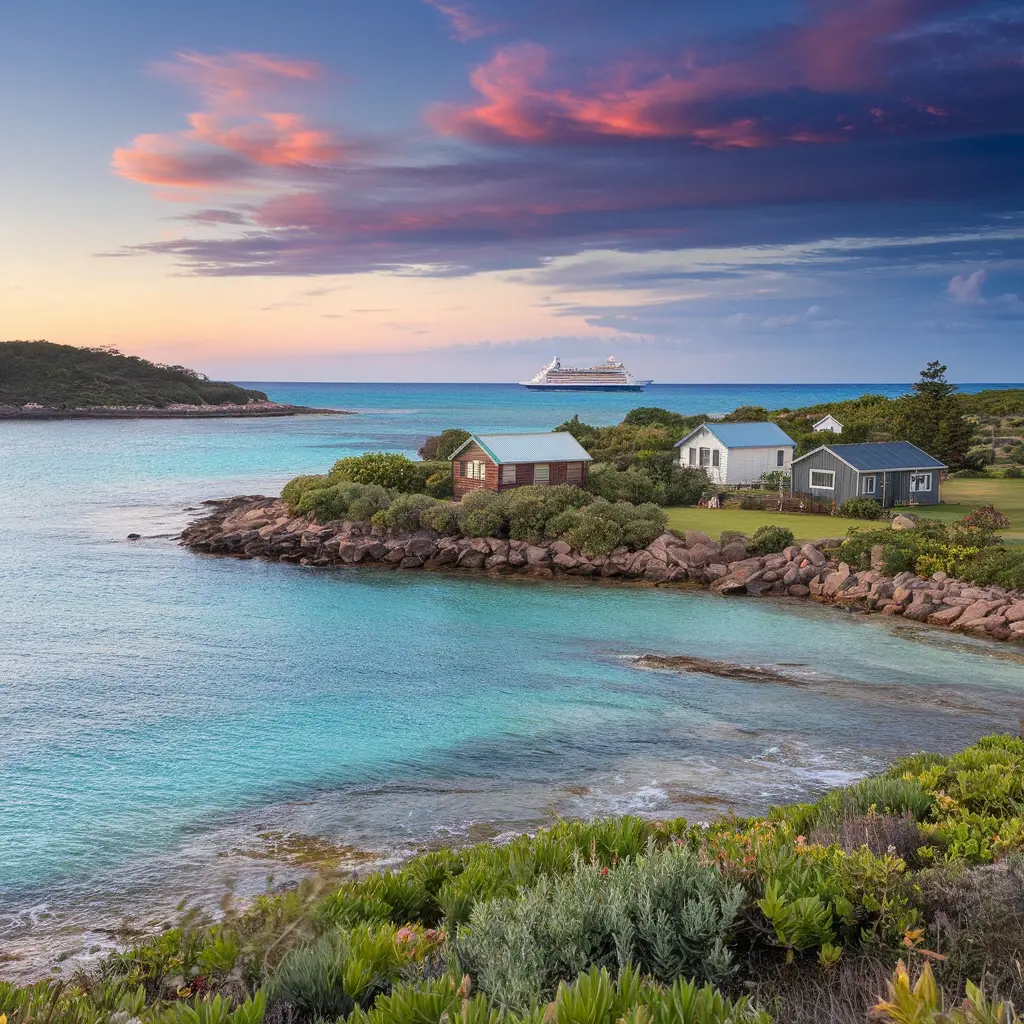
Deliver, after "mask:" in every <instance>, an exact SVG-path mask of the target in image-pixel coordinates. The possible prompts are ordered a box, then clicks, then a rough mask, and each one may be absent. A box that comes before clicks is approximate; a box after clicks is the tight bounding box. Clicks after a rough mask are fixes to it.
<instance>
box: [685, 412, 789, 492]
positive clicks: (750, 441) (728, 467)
mask: <svg viewBox="0 0 1024 1024" xmlns="http://www.w3.org/2000/svg"><path fill="white" fill-rule="evenodd" d="M676 448H678V449H679V465H680V466H684V467H685V466H689V467H691V468H693V469H703V470H704V472H705V473H707V475H708V478H709V479H710V480H711V482H712V483H715V484H736V485H740V484H756V483H758V482H759V481H760V479H761V477H762V476H764V474H765V473H770V472H772V471H773V470H781V471H782V472H783V473H789V467H790V466H791V464H792V462H793V453H794V452H795V451H796V442H795V441H794V440H793V439H792V438H791V437H790V436H789V435H788V434H787V433H786V432H785V431H784V430H783V429H782V428H781V427H780V426H779V425H778V424H777V423H702V424H701V425H700V426H699V427H697V428H696V429H695V430H691V431H690V433H688V434H687V435H686V437H684V438H683V439H682V440H681V441H677V442H676Z"/></svg>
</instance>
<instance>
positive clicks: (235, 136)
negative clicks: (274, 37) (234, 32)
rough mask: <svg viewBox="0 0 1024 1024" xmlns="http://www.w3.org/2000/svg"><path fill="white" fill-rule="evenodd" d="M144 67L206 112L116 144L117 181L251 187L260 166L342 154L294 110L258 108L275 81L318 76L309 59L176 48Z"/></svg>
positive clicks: (321, 161)
mask: <svg viewBox="0 0 1024 1024" xmlns="http://www.w3.org/2000/svg"><path fill="white" fill-rule="evenodd" d="M152 70H153V72H154V73H155V74H157V75H159V76H160V77H165V78H170V79H172V80H174V81H179V82H182V83H184V84H187V85H189V86H191V87H193V88H194V89H196V91H198V92H199V94H200V96H201V97H202V98H203V99H204V101H205V102H206V106H207V109H205V110H200V111H195V112H193V113H190V114H188V115H187V120H188V123H189V125H190V126H191V127H189V128H187V129H184V130H182V131H179V132H168V133H163V134H154V133H147V134H142V135H137V136H136V137H135V138H134V139H133V140H132V142H131V144H129V145H127V146H120V147H118V148H117V149H116V150H115V151H114V154H113V157H112V159H111V164H112V166H113V169H114V171H115V172H116V173H117V174H119V175H120V176H121V177H123V178H128V179H129V180H131V181H138V182H142V183H143V184H148V185H160V186H166V187H169V188H172V189H185V190H203V191H209V190H215V189H235V188H252V187H253V186H254V184H255V183H256V182H258V181H259V180H260V179H261V177H262V173H261V172H262V171H264V170H265V169H281V168H292V169H302V168H312V167H326V166H332V165H335V164H338V163H340V162H341V161H342V160H343V159H344V157H345V155H346V152H347V149H346V147H345V146H344V145H343V144H342V143H341V142H339V141H338V140H337V139H336V138H335V137H334V135H333V133H332V132H330V131H329V130H327V129H323V128H316V127H313V126H311V125H310V124H308V123H307V120H306V118H305V117H304V116H303V115H302V114H298V113H292V112H287V111H271V110H266V109H263V107H262V105H263V104H265V103H267V101H268V100H273V99H274V98H275V93H276V91H277V90H278V89H280V88H281V87H282V85H287V84H290V83H295V82H311V81H314V80H316V79H318V78H320V77H321V72H320V68H319V65H317V64H315V63H313V62H310V61H289V60H282V59H280V58H275V57H271V56H269V55H267V54H261V53H230V54H226V55H225V56H223V57H212V56H209V55H206V54H198V53H179V54H177V56H176V59H175V60H174V61H172V62H159V63H157V64H154V65H153V68H152Z"/></svg>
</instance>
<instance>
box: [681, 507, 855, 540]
mask: <svg viewBox="0 0 1024 1024" xmlns="http://www.w3.org/2000/svg"><path fill="white" fill-rule="evenodd" d="M665 512H666V513H667V514H668V525H669V527H670V528H671V529H674V530H703V531H704V532H705V533H706V534H707V535H708V536H709V537H711V539H712V540H717V539H718V535H719V534H720V533H722V532H723V531H724V530H737V531H738V532H740V533H745V534H746V535H747V536H748V537H752V536H753V534H754V531H755V530H756V529H757V528H758V527H759V526H765V525H768V526H784V527H786V529H788V530H792V531H793V536H794V537H796V539H797V540H800V541H804V540H818V539H820V538H822V537H845V536H846V531H847V530H848V529H849V528H850V527H851V526H867V525H868V524H867V523H865V522H864V520H863V519H840V518H839V516H809V515H801V514H800V513H799V512H758V511H757V510H755V509H745V508H667V509H665Z"/></svg>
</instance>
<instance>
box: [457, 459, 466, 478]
mask: <svg viewBox="0 0 1024 1024" xmlns="http://www.w3.org/2000/svg"><path fill="white" fill-rule="evenodd" d="M465 475H466V464H465V462H460V463H459V476H465Z"/></svg>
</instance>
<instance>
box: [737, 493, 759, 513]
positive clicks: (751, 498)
mask: <svg viewBox="0 0 1024 1024" xmlns="http://www.w3.org/2000/svg"><path fill="white" fill-rule="evenodd" d="M740 508H744V509H747V510H749V511H756V512H763V511H764V495H763V494H744V495H743V497H742V498H740Z"/></svg>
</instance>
